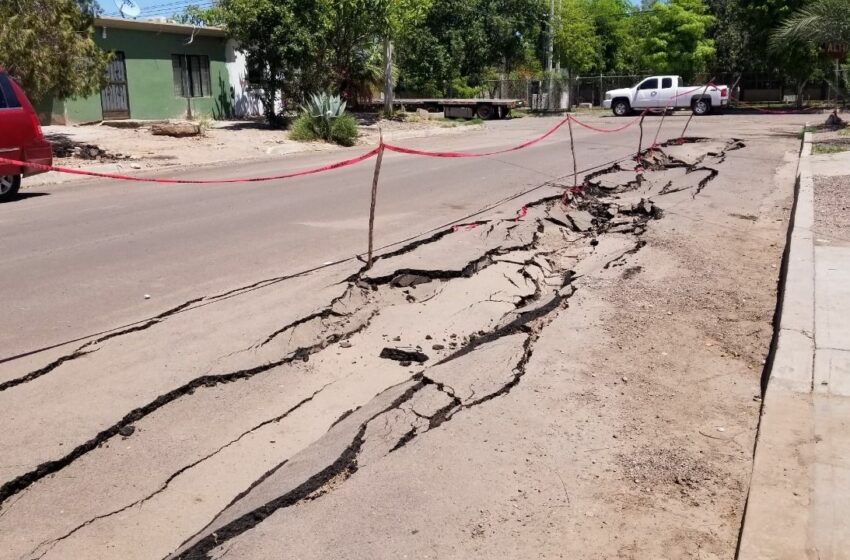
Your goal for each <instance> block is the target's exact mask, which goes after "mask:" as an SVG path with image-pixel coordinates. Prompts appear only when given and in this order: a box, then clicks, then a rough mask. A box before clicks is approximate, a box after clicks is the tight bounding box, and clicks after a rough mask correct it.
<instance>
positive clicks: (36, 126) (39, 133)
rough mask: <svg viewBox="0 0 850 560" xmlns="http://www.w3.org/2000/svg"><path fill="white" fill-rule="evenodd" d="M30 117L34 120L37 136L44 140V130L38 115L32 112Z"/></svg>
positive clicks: (33, 127)
mask: <svg viewBox="0 0 850 560" xmlns="http://www.w3.org/2000/svg"><path fill="white" fill-rule="evenodd" d="M30 119H31V120H32V129H33V131H34V132H35V137H36V138H38V139H39V140H44V132H42V130H41V123H40V122H38V115H36V114H35V112H34V111H33V112H31V113H30Z"/></svg>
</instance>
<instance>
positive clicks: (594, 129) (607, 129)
mask: <svg viewBox="0 0 850 560" xmlns="http://www.w3.org/2000/svg"><path fill="white" fill-rule="evenodd" d="M647 111H648V109H647ZM647 111H644V112H643V113H641V115H640V116H639V117H637V118H636V119H634V120H633V121H630V122H629V123H628V124H625V125H623V126H621V127H618V128H597V127H595V126H591V125H589V124H587V123H583V122H581V121H580V120H578V119H577V118H575V117H568V118H570V119H572V120H573V122H574V123H576V124H577V125H579V126H583V127H584V128H586V129H588V130H593V131H594V132H604V133H610V132H622V131H623V130H626V129H627V128H629V127H630V126H634V125H636V124H637V123H638V122H639V121H640V119H641V117H643V116H644V115H646V113H647Z"/></svg>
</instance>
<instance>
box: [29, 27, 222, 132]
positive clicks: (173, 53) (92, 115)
mask: <svg viewBox="0 0 850 560" xmlns="http://www.w3.org/2000/svg"><path fill="white" fill-rule="evenodd" d="M95 41H96V42H97V44H98V45H99V46H100V47H101V48H103V49H104V50H107V51H110V52H112V53H113V54H114V56H113V59H112V62H111V63H110V65H109V68H108V70H107V81H108V83H107V85H106V86H105V87H104V88H103V91H101V92H100V94H98V95H93V96H91V97H85V98H79V99H61V100H60V99H52V100H47V101H44V102H42V103H41V104H39V107H38V109H39V114H40V116H41V119H42V122H43V124H71V123H85V122H94V121H101V120H111V119H145V120H147V119H169V118H186V117H192V116H198V115H207V116H210V117H212V118H227V117H229V116H231V114H232V108H233V89H232V88H231V85H230V80H229V77H228V62H227V55H228V52H230V53H231V56H232V52H233V49H232V46H230V45H228V42H227V37H226V36H225V32H224V30H222V29H217V28H208V27H195V26H192V25H182V24H176V23H170V22H164V21H163V22H161V21H149V20H132V19H123V18H109V17H101V18H97V19H96V20H95ZM229 46H230V47H231V48H230V49H228V47H229ZM231 64H232V61H231Z"/></svg>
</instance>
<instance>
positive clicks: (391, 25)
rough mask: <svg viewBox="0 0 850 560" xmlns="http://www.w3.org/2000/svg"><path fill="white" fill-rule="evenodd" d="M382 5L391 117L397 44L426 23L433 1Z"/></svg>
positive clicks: (383, 2)
mask: <svg viewBox="0 0 850 560" xmlns="http://www.w3.org/2000/svg"><path fill="white" fill-rule="evenodd" d="M380 3H381V17H380V20H379V21H380V36H381V39H382V44H383V58H382V62H383V68H382V73H381V74H382V81H383V91H384V113H385V114H388V115H389V114H392V113H393V111H394V105H393V101H394V97H395V83H396V79H397V74H398V73H397V71H396V64H395V42H396V41H398V39H399V38H401V37H404V36H405V34H406V33H407V32H409V31H410V30H412V29H414V28H415V27H416V26H417V25H418V24H420V23H421V22H422V21H424V19H425V17H426V16H427V14H428V10H429V9H430V8H431V0H380Z"/></svg>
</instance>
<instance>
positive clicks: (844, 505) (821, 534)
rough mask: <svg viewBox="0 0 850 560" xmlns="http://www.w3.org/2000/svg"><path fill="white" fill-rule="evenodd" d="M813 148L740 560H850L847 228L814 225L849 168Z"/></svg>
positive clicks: (806, 159) (804, 172)
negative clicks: (827, 186) (833, 182)
mask: <svg viewBox="0 0 850 560" xmlns="http://www.w3.org/2000/svg"><path fill="white" fill-rule="evenodd" d="M811 152H812V135H811V134H810V133H807V134H806V136H805V140H804V144H803V150H802V154H801V160H800V170H799V182H798V185H799V190H798V195H797V202H796V207H795V213H794V221H793V224H792V230H791V235H790V243H789V249H788V253H787V254H786V263H785V268H786V270H785V276H784V290H783V293H782V294H781V296H780V297H781V298H782V299H781V303H780V322H779V325H778V327H779V335H778V339H777V346H776V352H775V355H774V359H773V363H772V367H771V368H770V378H769V381H768V384H767V390H766V394H765V401H764V408H763V412H762V419H761V425H760V430H759V437H758V442H757V446H756V455H755V463H754V469H753V478H752V482H751V486H750V495H749V499H748V505H747V511H746V516H745V519H744V528H743V532H742V537H741V544H740V548H739V555H738V558H739V559H741V560H767V559H770V560H784V559H788V560H790V559H795V560H798V559H802V558H808V559H817V560H837V559H842V558H850V231H847V232H843V233H844V234H845V235H844V236H843V238H842V236H840V235H835V234H834V232H833V233H831V234H830V235H825V234H824V232H823V231H820V230H819V228H818V227H817V225H816V219H815V215H816V210H817V209H816V205H815V198H816V197H815V177H825V176H845V175H850V165H847V156H848V154H847V153H839V154H830V155H820V156H812V155H811Z"/></svg>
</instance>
